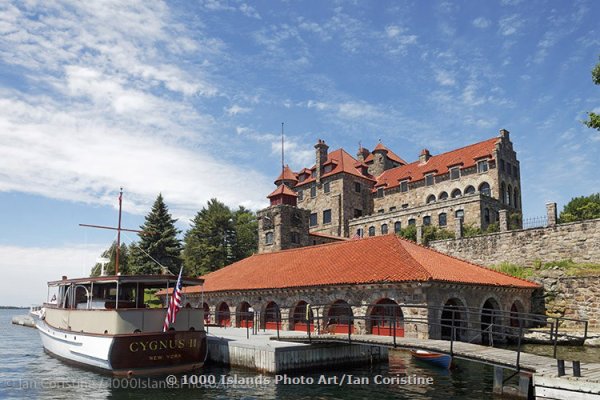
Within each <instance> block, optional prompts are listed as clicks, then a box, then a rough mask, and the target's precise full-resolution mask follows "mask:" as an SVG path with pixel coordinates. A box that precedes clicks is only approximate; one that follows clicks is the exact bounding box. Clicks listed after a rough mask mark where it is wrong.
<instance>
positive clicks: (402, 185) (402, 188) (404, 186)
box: [400, 180, 408, 192]
mask: <svg viewBox="0 0 600 400" xmlns="http://www.w3.org/2000/svg"><path fill="white" fill-rule="evenodd" d="M400 191H401V192H408V181H406V180H404V181H401V182H400Z"/></svg>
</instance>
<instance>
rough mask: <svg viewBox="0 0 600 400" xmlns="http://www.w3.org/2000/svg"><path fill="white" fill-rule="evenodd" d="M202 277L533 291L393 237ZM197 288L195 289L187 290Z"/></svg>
mask: <svg viewBox="0 0 600 400" xmlns="http://www.w3.org/2000/svg"><path fill="white" fill-rule="evenodd" d="M202 278H203V279H204V280H205V281H204V291H205V292H218V291H230V290H251V289H272V288H273V289H275V288H276V289H282V288H293V287H307V286H322V285H342V284H363V283H377V282H429V281H438V282H453V283H463V284H474V285H491V286H507V287H518V288H537V287H538V285H537V284H535V283H532V282H529V281H526V280H524V279H518V278H513V277H511V276H509V275H506V274H503V273H500V272H496V271H492V270H490V269H487V268H485V267H481V266H478V265H475V264H471V263H469V262H466V261H462V260H459V259H457V258H454V257H450V256H447V255H445V254H442V253H439V252H437V251H434V250H431V249H428V248H426V247H423V246H420V245H417V244H416V243H413V242H411V241H408V240H405V239H401V238H399V237H397V236H395V235H384V236H375V237H372V238H365V239H360V240H348V241H343V242H336V243H329V244H324V245H319V246H309V247H303V248H299V249H292V250H285V251H280V252H275V253H265V254H257V255H253V256H250V257H248V258H246V259H244V260H241V261H238V262H236V263H234V264H231V265H229V266H227V267H225V268H223V269H220V270H218V271H215V272H212V273H210V274H208V275H205V276H203V277H202ZM200 290H201V289H200V287H198V286H197V287H194V288H193V289H192V288H190V289H188V290H187V292H199V291H200Z"/></svg>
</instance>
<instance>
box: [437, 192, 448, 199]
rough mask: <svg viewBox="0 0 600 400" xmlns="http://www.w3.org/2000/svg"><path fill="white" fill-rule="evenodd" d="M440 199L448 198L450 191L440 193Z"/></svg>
mask: <svg viewBox="0 0 600 400" xmlns="http://www.w3.org/2000/svg"><path fill="white" fill-rule="evenodd" d="M438 199H439V200H448V193H447V192H442V193H440V195H439V196H438Z"/></svg>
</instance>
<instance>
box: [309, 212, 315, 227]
mask: <svg viewBox="0 0 600 400" xmlns="http://www.w3.org/2000/svg"><path fill="white" fill-rule="evenodd" d="M309 225H310V226H317V213H312V214H310V221H309Z"/></svg>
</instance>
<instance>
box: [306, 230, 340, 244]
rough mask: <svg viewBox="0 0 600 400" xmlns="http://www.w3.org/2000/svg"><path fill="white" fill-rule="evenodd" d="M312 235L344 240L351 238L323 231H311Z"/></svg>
mask: <svg viewBox="0 0 600 400" xmlns="http://www.w3.org/2000/svg"><path fill="white" fill-rule="evenodd" d="M309 235H310V236H317V237H322V238H325V239H333V240H337V241H340V242H341V241H344V240H350V239H348V238H345V237H341V236H333V235H327V234H325V233H321V232H309Z"/></svg>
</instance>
